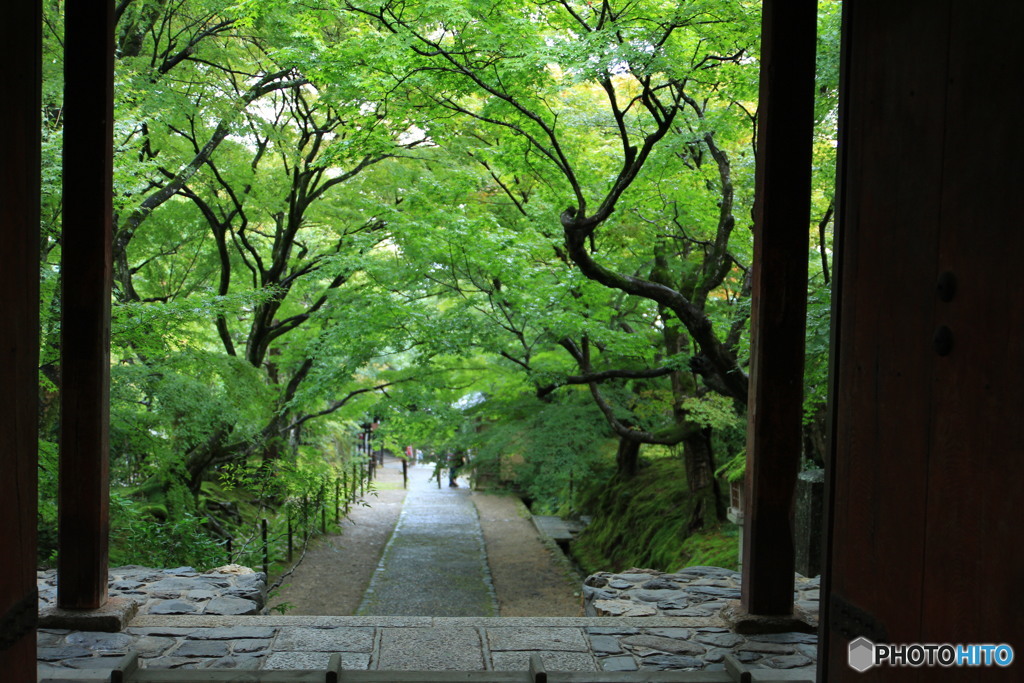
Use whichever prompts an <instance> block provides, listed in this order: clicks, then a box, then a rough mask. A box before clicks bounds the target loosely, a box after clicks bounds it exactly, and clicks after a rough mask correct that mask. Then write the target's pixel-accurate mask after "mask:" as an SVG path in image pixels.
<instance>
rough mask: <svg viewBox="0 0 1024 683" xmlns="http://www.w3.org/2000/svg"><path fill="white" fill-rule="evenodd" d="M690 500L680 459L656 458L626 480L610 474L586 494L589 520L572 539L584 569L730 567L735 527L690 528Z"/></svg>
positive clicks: (733, 562)
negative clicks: (583, 529) (601, 483)
mask: <svg viewBox="0 0 1024 683" xmlns="http://www.w3.org/2000/svg"><path fill="white" fill-rule="evenodd" d="M694 505H695V501H694V499H693V498H691V497H690V496H689V495H688V490H687V486H686V475H685V472H684V470H683V463H682V462H681V461H680V460H679V459H677V458H659V459H656V460H653V461H652V462H651V463H650V464H649V465H648V466H646V467H643V468H642V469H641V470H640V472H639V474H637V476H636V477H634V478H632V479H629V480H621V479H617V478H612V479H611V480H610V481H608V482H606V483H605V484H604V485H603V486H599V487H595V488H594V489H592V490H591V491H589V492H588V494H587V495H586V499H585V500H584V501H583V508H584V510H585V511H586V513H587V514H590V515H592V517H593V520H592V522H591V523H590V525H589V526H588V527H587V528H586V530H585V531H583V532H582V533H581V534H580V536H579V537H578V538H577V539H576V540H575V541H574V542H573V544H572V553H573V556H574V557H575V558H576V561H577V562H578V563H579V565H580V566H581V567H582V568H583V569H584V570H585V571H586V572H588V573H593V572H597V571H621V570H623V569H626V568H628V567H647V568H651V569H657V570H660V571H669V572H670V571H675V570H678V569H680V568H682V567H685V566H691V565H714V566H719V567H727V568H732V569H735V568H736V565H737V555H738V540H737V530H736V527H734V526H733V525H732V524H729V523H724V524H723V525H721V526H719V527H717V528H712V529H703V530H700V531H699V532H698V533H691V529H690V524H691V521H692V519H693V511H694Z"/></svg>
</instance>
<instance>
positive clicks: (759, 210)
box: [742, 0, 817, 615]
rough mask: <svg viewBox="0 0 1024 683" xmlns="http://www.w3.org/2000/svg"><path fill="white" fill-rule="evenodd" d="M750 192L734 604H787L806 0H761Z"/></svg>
mask: <svg viewBox="0 0 1024 683" xmlns="http://www.w3.org/2000/svg"><path fill="white" fill-rule="evenodd" d="M763 7H764V9H763V13H764V14H763V19H762V27H761V84H760V101H759V104H758V109H757V116H758V143H757V172H756V195H755V200H754V225H755V232H754V272H753V285H754V288H753V303H752V312H751V353H750V367H751V374H750V405H749V426H748V431H747V434H748V435H747V475H746V492H745V499H746V509H745V511H744V530H743V592H742V606H743V608H744V610H746V611H747V612H748V613H750V614H763V615H788V614H790V613H792V611H793V569H794V559H793V534H792V519H793V497H794V492H795V488H796V476H797V472H798V471H799V465H800V445H801V439H800V425H801V413H802V398H803V367H804V329H805V326H806V322H805V317H806V310H807V252H808V231H809V230H810V196H811V189H810V188H811V140H812V130H813V121H814V66H815V64H814V51H815V43H816V33H817V31H816V29H817V10H816V6H815V2H814V0H765V2H764V6H763Z"/></svg>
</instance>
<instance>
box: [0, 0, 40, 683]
mask: <svg viewBox="0 0 1024 683" xmlns="http://www.w3.org/2000/svg"><path fill="white" fill-rule="evenodd" d="M41 29H42V3H41V2H40V0H29V1H28V2H16V3H13V4H12V5H11V6H10V7H7V8H6V9H5V11H4V18H3V21H0V61H2V63H4V64H7V65H9V66H10V68H9V69H8V70H7V74H6V78H5V83H4V97H5V103H4V106H3V107H0V311H3V324H0V388H2V391H0V539H3V548H4V555H3V562H0V672H3V673H2V674H0V677H2V678H3V679H4V680H12V681H29V680H33V681H34V680H35V671H36V638H35V623H36V576H35V568H36V477H37V467H38V464H37V451H36V448H37V447H36V443H37V438H38V410H39V409H38V406H39V392H38V386H39V383H38V375H37V373H38V368H39V342H38V339H39V130H40V120H39V111H40V65H41V64H42V57H41V47H40V46H41V41H42V39H41Z"/></svg>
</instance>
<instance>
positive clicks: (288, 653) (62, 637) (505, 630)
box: [39, 615, 816, 681]
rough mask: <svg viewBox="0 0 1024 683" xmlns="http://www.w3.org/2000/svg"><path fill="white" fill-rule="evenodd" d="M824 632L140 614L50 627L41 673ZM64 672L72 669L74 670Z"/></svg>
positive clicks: (680, 622) (636, 656)
mask: <svg viewBox="0 0 1024 683" xmlns="http://www.w3.org/2000/svg"><path fill="white" fill-rule="evenodd" d="M815 642H816V638H815V637H814V636H813V635H807V634H802V633H784V634H774V635H760V636H753V635H752V636H740V635H737V634H734V633H731V632H730V631H729V629H728V628H726V627H725V625H724V624H723V623H722V622H721V620H719V619H718V618H717V617H619V618H609V617H561V618H555V617H550V618H538V617H505V618H496V617H491V618H466V617H461V618H460V617H299V616H292V617H289V616H253V617H214V616H148V615H143V616H140V617H137V618H136V619H135V620H134V621H133V622H132V625H131V626H130V627H129V628H127V629H126V630H125V631H124V632H123V633H114V634H101V633H83V632H67V631H57V630H43V631H40V648H39V654H40V663H41V665H42V668H41V670H42V671H43V672H44V673H45V676H44V677H43V678H42V679H41V680H49V681H57V680H60V672H61V668H60V667H68V668H74V669H92V670H100V669H103V668H106V669H109V668H110V667H111V666H112V664H113V663H114V662H116V661H117V658H118V657H120V656H123V655H124V654H126V653H127V652H128V651H129V650H136V651H138V652H139V653H140V656H141V658H142V663H143V664H142V665H143V666H144V667H156V668H239V669H257V668H262V669H317V668H324V667H326V665H327V662H328V660H329V658H330V656H331V654H332V653H334V652H340V653H341V654H342V662H343V667H344V668H347V669H350V670H368V669H373V670H428V671H444V670H466V671H483V670H492V671H510V670H525V669H526V668H527V666H528V662H529V657H530V655H531V654H532V653H535V652H536V653H539V654H541V656H542V657H543V659H544V663H545V666H546V668H547V669H548V670H549V671H636V670H670V669H675V670H698V669H699V670H704V671H714V670H721V669H722V668H723V664H722V660H723V658H724V656H725V654H726V653H729V652H732V653H734V654H736V655H737V657H738V658H739V659H740V661H742V662H745V663H748V664H754V665H756V666H759V667H766V668H774V669H793V668H805V669H808V671H810V668H811V667H812V666H813V661H814V658H815V656H816V647H815ZM63 671H67V669H66V668H64V669H63Z"/></svg>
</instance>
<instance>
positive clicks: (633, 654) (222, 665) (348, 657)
mask: <svg viewBox="0 0 1024 683" xmlns="http://www.w3.org/2000/svg"><path fill="white" fill-rule="evenodd" d="M426 469H427V468H415V470H414V471H415V472H416V475H415V479H414V480H412V481H410V491H409V494H408V495H407V497H406V503H405V506H404V507H403V511H402V517H401V518H400V521H399V524H398V526H397V527H396V531H395V533H394V535H393V537H392V539H391V541H389V543H388V546H387V547H386V549H385V551H384V555H383V557H382V559H381V563H380V566H379V568H378V570H377V572H376V573H375V576H374V578H373V580H372V581H371V584H370V588H369V589H368V590H367V593H366V595H365V596H364V598H363V602H362V604H361V605H360V608H359V611H358V615H357V616H350V617H316V616H287V615H285V616H270V615H261V614H259V611H260V610H261V609H262V608H263V607H264V603H265V577H264V576H263V575H262V574H259V573H252V572H251V570H247V569H245V568H240V567H234V566H231V567H222V568H219V569H216V570H212V571H210V572H206V573H202V574H200V573H198V572H195V571H193V570H192V569H191V568H188V567H179V568H177V569H169V570H153V569H147V568H143V567H124V568H119V569H114V570H112V571H111V581H110V594H111V595H112V596H121V597H125V598H131V599H133V600H135V601H136V602H138V603H140V608H139V613H138V615H137V616H135V617H134V619H133V620H132V621H131V622H130V623H129V625H128V626H127V627H126V628H124V629H123V630H122V631H121V632H118V633H103V632H97V631H82V630H68V629H61V628H52V627H49V626H48V625H47V624H48V622H47V620H46V618H45V615H46V612H47V611H48V609H49V608H51V607H52V604H53V601H54V599H55V592H56V589H55V579H54V577H53V575H52V573H47V572H41V573H40V574H39V582H38V583H39V591H40V608H41V612H42V613H43V615H44V616H43V619H42V620H41V628H40V629H39V641H38V659H39V672H40V677H39V680H40V681H48V682H50V683H57V682H58V681H72V680H76V681H81V680H97V681H99V680H109V671H110V669H111V668H113V667H114V666H116V665H117V663H118V661H119V660H120V658H122V657H124V656H125V655H126V654H127V653H128V652H130V651H134V652H137V653H138V654H139V658H140V664H141V666H142V667H143V668H161V669H170V668H187V669H205V668H209V669H240V670H256V669H262V670H282V669H290V670H301V669H324V668H326V667H327V665H328V661H329V659H330V657H331V655H332V654H333V653H340V654H341V659H342V668H343V669H345V670H364V671H371V670H379V671H516V670H522V671H525V670H526V669H528V668H529V664H530V656H531V655H532V654H535V653H536V654H540V655H541V656H542V657H543V662H544V666H545V667H546V668H547V670H548V671H575V672H630V671H637V672H645V671H648V672H649V671H673V670H678V671H722V670H724V668H725V663H724V659H725V656H726V655H727V654H731V655H733V656H734V657H736V658H737V659H738V660H739V661H740V662H742V663H744V664H745V665H747V666H749V667H753V668H759V669H763V670H765V673H766V674H768V673H769V671H776V672H778V674H779V675H782V674H783V672H784V671H788V672H790V673H797V672H799V673H800V674H803V678H804V679H806V680H810V679H813V673H814V672H813V669H814V666H815V660H816V657H817V648H816V645H817V638H816V636H814V635H810V634H805V633H796V632H791V633H778V634H766V635H740V634H737V633H734V632H732V631H731V630H730V628H729V627H728V626H727V624H726V623H725V622H724V621H723V620H722V618H721V617H720V615H719V613H720V612H721V611H722V609H723V608H725V607H726V606H727V604H728V602H729V601H730V600H735V599H737V598H738V597H739V574H737V573H736V572H731V571H728V570H724V569H719V568H715V567H692V568H687V569H685V570H681V571H679V572H677V573H674V574H663V573H660V572H654V571H651V570H630V571H628V572H624V573H620V574H609V573H602V574H597V575H593V576H591V577H588V578H587V580H586V581H585V584H584V587H583V599H584V606H585V611H586V614H587V615H588V616H587V617H575V618H572V617H560V618H552V617H495V616H493V615H495V614H497V609H496V603H495V598H494V591H493V588H492V587H491V585H490V577H489V572H488V570H487V564H486V557H485V554H484V547H483V542H482V535H481V532H480V525H479V521H478V519H477V516H476V510H475V508H474V506H473V504H472V502H471V501H470V500H469V497H468V495H467V494H468V491H465V490H464V489H449V488H448V487H447V486H445V487H444V488H441V489H438V488H437V487H436V483H435V484H433V485H431V484H430V482H429V481H428V480H427V478H426V474H427V473H426V472H424V471H423V470H426ZM421 479H422V481H420V480H421ZM371 503H372V501H371ZM795 591H796V593H795V599H796V602H797V604H798V606H800V607H801V608H802V609H803V610H804V611H805V612H810V613H816V612H817V600H818V585H817V580H811V579H804V578H802V577H799V576H798V577H797V580H796V584H795ZM425 614H426V615H431V616H418V615H425Z"/></svg>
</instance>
